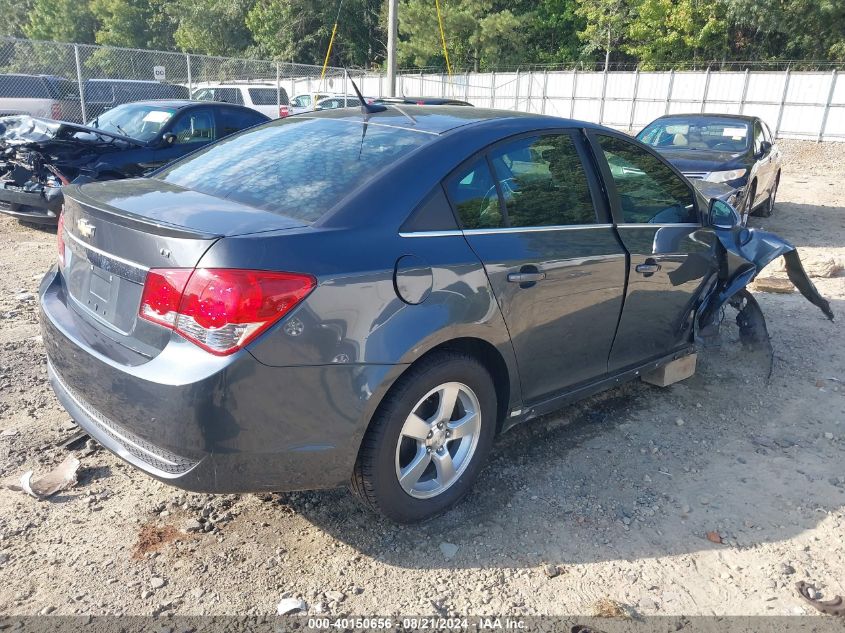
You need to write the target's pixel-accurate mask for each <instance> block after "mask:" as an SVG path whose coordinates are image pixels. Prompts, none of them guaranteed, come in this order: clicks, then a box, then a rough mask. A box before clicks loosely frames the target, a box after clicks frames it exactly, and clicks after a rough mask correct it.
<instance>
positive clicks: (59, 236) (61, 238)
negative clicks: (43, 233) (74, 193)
mask: <svg viewBox="0 0 845 633" xmlns="http://www.w3.org/2000/svg"><path fill="white" fill-rule="evenodd" d="M56 229H57V230H56V247H57V248H58V250H59V253H58V255H59V266H61V267H62V268H64V265H65V212H64V210H63V209H62V210H60V211H59V224H58V226H57V227H56Z"/></svg>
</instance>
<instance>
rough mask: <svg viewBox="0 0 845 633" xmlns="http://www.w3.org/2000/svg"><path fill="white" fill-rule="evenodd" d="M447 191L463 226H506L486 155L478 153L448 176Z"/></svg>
mask: <svg viewBox="0 0 845 633" xmlns="http://www.w3.org/2000/svg"><path fill="white" fill-rule="evenodd" d="M446 192H447V193H448V194H449V201H450V202H451V203H452V208H454V210H455V213H456V214H457V216H458V218H459V219H460V221H461V227H462V228H464V229H498V228H503V227H504V226H505V220H504V216H503V214H502V209H501V207H500V205H499V194H498V192H497V191H496V182H495V181H494V180H493V174H491V173H490V167H489V165H488V164H487V158H486V157H485V156H479V157H478V158H476V159H475V160H473V161H472V162H471V163H470V164H468V165H466V166H465V167H462V168H460V169H459V170H458V171H457V172H456V173H455V174H453V175H452V176H451V177H450V178H448V179H447V181H446Z"/></svg>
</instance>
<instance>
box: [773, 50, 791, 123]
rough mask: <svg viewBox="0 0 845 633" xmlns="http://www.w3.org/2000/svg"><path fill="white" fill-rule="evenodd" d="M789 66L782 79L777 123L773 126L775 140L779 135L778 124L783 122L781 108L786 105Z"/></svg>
mask: <svg viewBox="0 0 845 633" xmlns="http://www.w3.org/2000/svg"><path fill="white" fill-rule="evenodd" d="M789 77H790V73H789V66H787V67H786V73H785V74H784V79H783V94H782V95H781V97H780V108H779V109H778V122H777V124H775V138H777V137H778V134H779V133H780V124H781V121H783V108H784V106H785V105H786V95H787V92H789Z"/></svg>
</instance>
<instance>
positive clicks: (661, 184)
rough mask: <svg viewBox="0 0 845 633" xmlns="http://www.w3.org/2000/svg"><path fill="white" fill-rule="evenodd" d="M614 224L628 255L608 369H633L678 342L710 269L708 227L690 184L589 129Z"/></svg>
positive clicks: (686, 333)
mask: <svg viewBox="0 0 845 633" xmlns="http://www.w3.org/2000/svg"><path fill="white" fill-rule="evenodd" d="M589 135H590V139H591V143H592V147H593V151H594V154H595V156H596V159H597V160H598V161H599V166H600V170H601V172H602V174H603V175H604V182H605V187H606V190H607V193H608V196H609V199H610V204H611V209H612V211H613V217H614V221H615V223H616V230H617V231H618V234H619V237H620V239H621V240H622V243H623V244H624V246H625V248H626V250H627V251H628V253H629V264H628V282H627V287H626V293H625V303H624V307H623V309H622V316H621V318H620V320H619V327H618V329H617V333H616V339H615V341H614V343H613V349H612V350H611V353H610V358H609V361H608V367H609V370H610V371H611V372H616V371H619V370H622V369H626V368H630V367H634V366H636V365H638V364H640V363H643V362H645V361H647V360H650V359H653V358H657V357H660V356H663V355H666V354H668V353H670V352H672V351H674V350H677V349H679V348H682V347H683V346H684V345H685V344H687V342H688V341H689V340H690V338H691V328H692V326H693V314H692V311H693V309H694V307H695V303H696V301H697V299H698V296H699V292H700V290H701V287H702V285H703V284H705V283H706V282H707V281H708V280H709V279H710V277H711V275H712V274H713V272H714V271H715V270H716V258H715V251H714V249H713V233H712V231H711V230H709V229H705V228H702V225H701V212H700V210H699V209H698V208H697V202H696V196H695V194H694V192H693V189H692V186H691V185H690V184H689V182H687V181H686V180H685V179H684V178H683V177H682V176H681V175H680V173H678V172H677V171H676V170H675V169H673V168H672V167H670V166H669V164H668V163H666V162H665V161H664V160H663V159H662V158H660V157H659V156H658V155H657V154H656V153H655V152H652V151H651V150H649V149H647V148H645V147H644V146H643V145H642V144H639V143H636V142H634V141H632V140H630V139H629V138H626V137H624V136H622V135H621V134H616V133H612V132H604V131H601V132H599V131H591V132H590V133H589Z"/></svg>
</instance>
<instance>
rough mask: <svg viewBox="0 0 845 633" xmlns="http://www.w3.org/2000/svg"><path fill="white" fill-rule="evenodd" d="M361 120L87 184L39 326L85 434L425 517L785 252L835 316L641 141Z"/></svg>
mask: <svg viewBox="0 0 845 633" xmlns="http://www.w3.org/2000/svg"><path fill="white" fill-rule="evenodd" d="M363 110H364V111H362V112H359V111H356V110H350V109H346V110H334V111H331V110H330V111H326V112H320V113H314V114H312V115H302V116H297V117H291V118H288V119H281V120H277V121H274V122H272V123H269V124H266V125H263V126H260V127H257V128H253V129H250V130H248V131H245V132H243V133H240V134H237V135H233V136H231V137H229V138H227V139H225V140H223V141H220V142H218V143H216V144H213V145H211V146H208V147H207V148H205V149H203V150H200V151H199V152H197V153H194V154H193V155H191V156H189V157H187V158H186V159H183V160H181V161H180V162H177V163H174V164H172V165H169V166H167V167H165V168H164V169H163V170H161V171H159V172H157V173H156V174H154V175H153V176H152V177H148V178H139V179H133V180H123V181H114V182H102V183H93V184H87V185H82V186H69V187H68V188H67V190H66V194H65V197H66V202H65V211H64V214H63V215H62V218H63V226H62V227H60V229H59V240H58V265H57V266H56V267H55V268H54V269H53V270H51V271H50V272H49V273H48V274H47V276H46V277H45V279H44V281H43V283H42V286H41V290H40V294H41V306H42V312H43V314H42V324H43V332H44V341H45V345H46V347H47V354H48V359H49V365H48V371H49V377H50V381H51V383H52V386H53V388H54V390H55V391H56V394H57V395H58V397H59V399H60V401H61V402H62V404H63V405H64V406H65V407H66V408H67V410H68V411H69V412H70V414H71V416H72V417H73V418H74V419H75V420H76V421H77V422H78V423H79V425H80V426H81V427H83V428H84V429H85V430H86V431H88V432H89V433H90V434H91V436H93V437H94V438H95V439H96V440H98V441H99V442H101V443H102V444H103V445H104V446H106V447H107V448H109V449H110V450H112V451H114V452H115V453H116V454H117V455H119V456H120V457H122V458H123V459H125V460H126V461H128V462H129V463H131V464H133V465H135V466H137V467H139V468H141V469H143V470H144V471H146V472H147V473H149V474H151V475H153V476H155V477H157V478H159V479H161V480H163V481H166V482H168V483H171V484H174V485H177V486H180V487H183V488H186V489H189V490H196V491H211V492H237V491H281V490H293V489H303V488H329V487H335V486H341V485H343V484H349V483H350V481H351V487H352V489H353V490H354V491H355V492H356V493H357V494H358V495H359V496H360V497H361V498H362V499H363V500H364V501H366V502H367V503H368V504H369V505H370V506H372V507H374V508H376V509H378V510H380V511H381V512H383V513H384V514H386V515H387V516H389V517H391V518H393V519H394V520H397V521H416V520H420V519H423V518H425V517H428V516H431V515H433V514H436V513H438V512H441V511H443V510H444V509H446V508H447V507H449V506H450V505H452V504H453V503H455V502H456V501H457V500H458V499H460V498H461V497H462V496H463V495H464V494H465V493H466V492H467V491H468V489H469V487H470V485H471V483H472V481H473V480H474V479H475V478H476V476H477V475H478V473H479V470H480V469H481V468H482V466H483V464H484V460H485V457H486V456H487V454H488V452H489V451H490V447H491V445H492V443H493V440H494V437H495V436H496V435H497V434H499V433H502V432H503V431H506V430H507V429H509V428H511V427H512V426H514V425H515V424H518V423H520V422H524V421H526V420H529V419H531V418H534V417H536V416H538V415H541V414H543V413H546V412H549V411H552V410H554V409H556V408H558V407H561V406H563V405H564V404H566V403H568V402H571V401H572V400H574V399H577V398H582V397H584V396H586V395H588V394H591V393H594V392H596V391H598V390H600V389H603V388H606V387H609V386H613V385H617V384H619V383H620V382H622V381H624V380H629V379H632V378H635V377H637V376H639V375H640V374H641V373H642V372H644V371H648V370H653V369H655V368H657V367H660V366H662V365H665V364H667V363H669V362H671V361H672V360H674V359H679V358H680V357H683V356H685V355H687V354H689V353H690V352H691V351H692V350H693V349H694V341H695V336H696V333H697V332H699V331H701V330H706V329H707V328H712V327H713V326H714V324H715V325H718V315H719V314H720V312H721V310H720V309H721V307H722V306H723V305H724V304H726V303H727V302H729V301H731V300H733V298H734V297H736V296H737V293H741V292H742V288H743V286H744V285H745V284H746V283H747V282H748V281H749V279H750V278H752V277H753V275H754V273H755V271H756V270H757V269H758V268H759V267H762V266H763V265H765V264H766V263H768V261H771V259H773V258H774V257H776V256H778V255H780V254H787V255H789V256H790V257H791V259H788V260H787V263H788V267H789V269H790V271H791V273H790V275H791V277H792V278H793V281H795V282H796V285H798V287H799V289H800V290H801V291H802V292H803V293H804V294H805V295H806V296H807V297H808V298H809V299H810V300H811V301H813V302H814V303H816V304H817V305H819V306H820V307H821V308H822V309H823V310H826V313H829V307H827V304H826V302H824V300H823V299H821V297H819V296H818V293H816V292H815V288H813V286H812V284H811V283H810V282H809V280H807V279H806V275H803V271H801V270H800V261H798V259H797V256H794V250H793V249H792V248H791V247H790V246H789V245H788V244H786V243H784V242H782V241H780V240H778V239H777V238H776V237H775V236H771V235H768V234H763V233H755V232H754V231H749V230H748V229H743V228H741V227H739V226H738V217H737V215H736V213H735V212H734V210H733V209H732V208H731V207H730V206H729V205H727V204H726V203H724V202H722V201H716V202H715V203H712V204H710V205H709V207H710V208H708V200H706V199H705V198H704V197H703V196H702V195H700V194H697V193H696V192H695V190H694V189H693V188H692V187H691V186H690V184H689V182H688V181H687V180H685V179H684V178H683V177H682V176H681V175H680V173H679V172H678V171H676V170H675V169H674V168H673V167H671V166H669V165H668V164H667V163H666V162H665V161H664V160H663V159H662V158H661V157H660V156H659V155H658V154H657V153H656V152H654V151H653V150H651V149H649V148H647V147H646V146H644V145H643V144H641V143H639V142H637V141H635V140H633V139H631V138H629V137H627V136H625V135H623V134H618V133H616V132H614V131H611V130H608V129H605V128H601V127H598V126H594V125H590V124H586V123H580V122H576V121H570V120H563V119H557V118H552V117H541V116H533V115H520V114H517V113H513V112H497V111H491V110H482V109H476V108H466V107H449V106H444V107H439V108H430V107H417V106H403V107H401V108H396V107H393V106H384V105H368V106H365V108H364V109H363ZM742 231H745V233H743V234H742V235H740V232H742ZM761 236H765V237H763V238H761ZM726 253H731V254H732V256H730V257H728V256H727V255H726ZM748 296H749V297H750V295H748ZM750 301H752V302H753V298H751V299H750ZM743 305H746V306H747V304H745V303H744V304H743ZM755 305H756V304H755ZM742 309H743V310H745V309H748V308H747V307H745V308H742Z"/></svg>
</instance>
